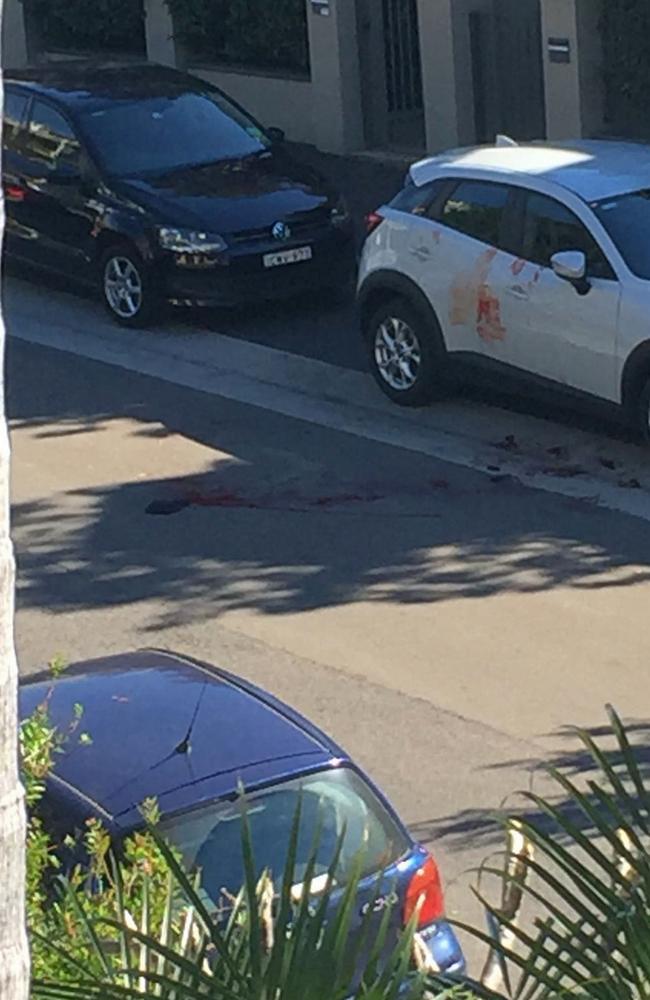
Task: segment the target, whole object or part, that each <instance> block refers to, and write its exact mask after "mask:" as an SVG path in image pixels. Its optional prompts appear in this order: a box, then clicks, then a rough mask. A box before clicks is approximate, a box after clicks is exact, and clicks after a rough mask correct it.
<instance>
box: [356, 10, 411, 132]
mask: <svg viewBox="0 0 650 1000" xmlns="http://www.w3.org/2000/svg"><path fill="white" fill-rule="evenodd" d="M417 7H418V5H417V0H357V23H358V28H359V44H360V58H361V68H362V74H361V75H362V81H363V105H364V116H365V131H366V144H367V145H368V146H369V147H371V148H372V147H382V148H389V147H392V148H396V149H404V150H420V149H422V148H423V147H424V141H425V133H424V102H423V97H422V63H421V56H420V33H419V25H418V9H417Z"/></svg>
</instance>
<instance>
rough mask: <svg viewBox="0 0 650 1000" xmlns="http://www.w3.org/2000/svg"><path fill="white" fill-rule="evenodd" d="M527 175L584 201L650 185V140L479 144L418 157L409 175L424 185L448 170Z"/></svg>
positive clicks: (450, 172) (460, 172)
mask: <svg viewBox="0 0 650 1000" xmlns="http://www.w3.org/2000/svg"><path fill="white" fill-rule="evenodd" d="M465 172H466V173H467V174H468V175H471V174H473V173H476V172H479V173H481V174H485V173H494V174H495V175H497V174H498V175H499V180H504V179H505V178H506V177H507V175H508V174H511V175H512V174H517V175H522V174H524V175H525V174H528V175H530V176H535V177H539V178H543V179H544V180H547V181H550V182H552V183H555V184H560V185H561V186H562V187H565V188H568V189H569V190H570V191H573V192H574V193H575V194H577V195H579V196H580V197H581V198H584V200H585V201H588V202H593V201H599V200H600V199H602V198H612V197H614V196H615V195H620V194H626V193H629V192H630V191H638V190H641V189H643V188H650V145H644V144H642V143H635V142H613V141H609V140H587V139H585V140H576V141H572V142H566V143H532V144H528V145H521V146H519V145H513V146H507V145H504V146H475V147H469V148H467V149H454V150H450V151H449V152H446V153H441V154H440V155H439V156H432V157H429V158H428V159H426V160H420V162H419V163H415V164H414V165H413V166H412V167H411V177H412V178H413V180H414V182H415V183H416V184H417V185H418V186H420V185H422V184H426V183H428V182H429V181H430V180H433V179H434V178H436V177H440V176H444V175H445V173H449V174H450V175H452V176H456V177H457V176H462V175H463V174H464V173H465Z"/></svg>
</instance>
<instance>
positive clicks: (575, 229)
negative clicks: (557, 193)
mask: <svg viewBox="0 0 650 1000" xmlns="http://www.w3.org/2000/svg"><path fill="white" fill-rule="evenodd" d="M565 250H581V251H582V252H583V253H584V254H585V256H586V258H587V270H588V273H589V274H590V275H591V277H593V278H613V277H615V275H614V273H613V271H612V269H611V266H610V265H609V263H608V261H607V258H606V257H605V255H604V253H603V251H602V250H601V249H600V247H599V246H598V244H597V243H596V240H595V239H594V237H593V236H592V235H591V233H590V232H589V231H588V230H587V228H586V227H585V226H584V224H583V223H582V222H581V221H580V219H579V218H578V217H577V215H574V214H573V212H572V211H571V209H569V208H567V207H566V205H563V204H562V203H561V202H559V201H556V200H555V198H548V197H546V195H542V194H529V195H528V198H527V199H526V209H525V215H524V241H523V254H522V256H523V257H524V258H525V259H526V260H530V261H532V262H533V263H534V264H541V265H542V266H543V267H550V266H551V257H552V256H553V254H556V253H561V252H562V251H565Z"/></svg>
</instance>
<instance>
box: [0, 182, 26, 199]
mask: <svg viewBox="0 0 650 1000" xmlns="http://www.w3.org/2000/svg"><path fill="white" fill-rule="evenodd" d="M26 193H27V192H26V191H25V188H21V187H19V186H18V185H17V184H6V185H5V198H6V199H7V201H24V200H25V195H26Z"/></svg>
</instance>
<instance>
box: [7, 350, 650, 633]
mask: <svg viewBox="0 0 650 1000" xmlns="http://www.w3.org/2000/svg"><path fill="white" fill-rule="evenodd" d="M36 350H37V349H35V348H29V347H28V346H27V345H17V344H15V345H13V347H12V349H11V352H10V362H12V363H11V368H10V378H9V383H8V384H9V410H10V414H11V417H12V422H13V427H14V430H15V431H17V432H18V433H22V434H26V433H28V435H29V437H30V439H31V440H32V441H34V442H37V443H38V442H39V441H40V443H41V444H42V443H43V441H47V445H48V447H49V448H61V449H62V450H61V461H62V462H70V461H73V460H74V461H77V460H78V457H76V456H79V455H80V454H81V455H83V456H86V457H88V456H91V457H93V461H94V462H95V463H102V462H106V461H108V460H109V459H110V454H111V447H115V444H114V443H112V439H111V437H110V432H111V428H112V426H113V423H114V421H115V420H117V419H119V420H120V421H121V425H122V426H124V425H125V422H126V426H127V427H128V428H129V430H128V434H127V439H126V440H122V441H121V444H120V447H122V448H125V449H127V450H128V447H129V444H128V439H129V436H131V435H132V436H133V438H134V440H135V439H141V438H142V437H145V438H146V439H147V440H151V442H152V447H159V448H160V449H161V450H160V452H159V454H160V455H161V460H164V456H165V451H164V446H165V440H166V438H167V437H170V438H172V437H173V438H175V439H176V440H177V436H178V435H181V436H183V437H184V438H188V439H191V440H193V441H194V442H198V443H200V444H201V445H204V446H206V447H207V449H209V450H208V451H206V456H207V459H206V466H207V468H206V470H205V471H202V472H200V473H199V474H197V475H192V476H187V477H183V476H180V477H179V476H170V475H164V476H163V475H161V476H160V477H158V478H144V479H139V478H138V476H137V471H138V470H137V469H134V470H133V475H132V476H131V477H130V478H129V479H128V481H123V482H115V483H112V484H111V485H110V486H102V487H94V488H75V489H72V490H68V491H67V492H64V491H62V493H61V494H59V495H58V496H56V497H48V498H47V499H42V500H40V501H39V500H33V499H30V501H29V503H21V502H20V501H18V502H16V504H15V506H14V511H13V518H14V530H15V536H16V542H17V548H18V555H19V576H18V597H19V601H20V603H21V604H22V606H32V607H39V608H44V607H46V608H48V609H49V610H50V611H51V612H53V613H57V612H64V611H69V610H75V609H89V608H94V607H106V606H120V605H124V604H131V603H134V602H144V601H157V602H158V608H159V610H158V612H157V613H156V614H155V615H154V616H153V617H151V616H150V617H149V619H148V620H147V621H146V622H144V623H143V629H145V630H147V631H149V632H155V631H156V630H158V629H160V628H162V627H167V626H169V625H171V624H175V623H179V622H190V621H193V620H196V619H199V620H205V619H209V618H213V617H217V616H219V615H220V614H222V613H224V612H226V611H230V610H237V609H249V610H252V611H254V612H257V613H260V614H267V615H269V614H270V615H282V614H289V613H297V612H302V611H308V610H312V609H317V608H327V607H334V606H340V605H346V604H351V603H355V602H372V603H376V604H377V605H379V606H380V605H383V604H387V603H390V604H403V605H417V604H433V603H439V602H445V601H451V600H456V599H458V598H461V597H462V598H466V599H470V600H471V599H477V598H483V597H486V596H493V595H499V594H504V593H517V594H531V593H539V592H543V591H548V590H551V589H553V588H557V587H563V588H571V589H575V590H583V591H584V590H588V591H595V590H598V589H603V588H620V587H635V586H638V585H640V584H643V583H645V582H647V580H648V579H649V578H650V536H649V535H648V533H647V532H641V531H640V530H639V525H640V524H641V522H639V521H638V520H636V519H634V518H631V517H626V516H623V515H617V516H614V515H612V514H611V512H608V511H604V510H601V509H599V508H598V507H597V506H595V505H594V504H593V503H589V502H586V501H581V500H572V499H568V498H563V497H557V496H553V495H550V494H546V493H543V492H541V491H534V490H530V489H527V488H525V487H522V486H521V485H520V484H519V483H518V482H517V481H515V480H512V479H509V478H508V477H503V476H499V475H489V474H488V475H485V474H482V473H479V472H472V471H470V470H467V469H462V468H459V467H454V466H450V465H444V464H443V463H441V462H439V461H436V460H433V459H428V458H425V457H423V456H422V455H417V456H416V455H414V454H413V453H410V452H407V451H405V450H403V449H395V448H391V447H388V446H385V445H381V444H377V443H374V442H372V441H368V440H362V439H360V438H357V437H354V436H353V435H347V434H344V433H338V432H332V431H329V430H327V429H324V428H321V427H318V426H316V425H312V424H307V423H304V422H301V421H297V420H290V419H288V418H285V417H283V416H281V415H278V414H275V413H272V412H269V411H262V410H257V409H255V408H254V407H251V406H245V405H243V404H238V403H233V402H229V401H226V400H223V399H220V398H217V397H212V396H208V395H205V394H202V393H195V392H191V391H188V390H185V389H183V388H181V387H178V386H174V385H169V384H165V383H161V382H158V381H156V380H151V379H147V378H144V377H142V376H139V375H134V374H132V373H129V372H125V371H121V370H118V369H115V368H111V367H110V366H105V365H99V364H97V365H94V367H95V369H96V378H93V379H92V381H84V380H82V379H80V380H79V381H78V382H77V381H75V380H74V378H71V377H70V361H69V356H66V355H64V354H61V353H58V352H56V351H47V352H46V351H44V350H43V349H41V348H39V349H38V355H37V357H38V359H39V362H40V364H41V366H42V364H43V358H44V357H45V358H47V359H48V364H47V366H46V369H44V370H43V373H42V377H41V379H40V381H38V380H37V382H36V384H37V386H38V389H39V391H38V392H35V391H34V386H35V380H34V372H33V370H30V363H29V358H30V356H31V355H30V352H35V351H36ZM18 355H20V358H22V360H21V361H20V363H19V357H18ZM14 359H15V363H14ZM93 364H94V363H91V362H85V361H84V362H83V365H84V370H85V371H87V370H89V368H88V366H91V367H92V366H93ZM84 435H88V436H89V447H88V449H87V450H86V451H84V452H81V453H80V452H79V448H80V447H83V436H84ZM66 445H68V446H69V447H70V448H73V449H76V450H74V451H73V452H71V453H70V454H69V453H68V452H66V450H65V449H66ZM71 455H72V456H73V457H72V458H71V457H70V456H71ZM212 456H214V457H212ZM84 460H86V459H85V458H84ZM77 479H78V481H79V482H83V481H84V474H83V473H80V474H79V476H78V477H77ZM105 479H109V480H110V474H108V475H107V476H106V477H105Z"/></svg>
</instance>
